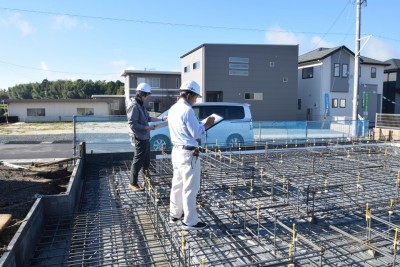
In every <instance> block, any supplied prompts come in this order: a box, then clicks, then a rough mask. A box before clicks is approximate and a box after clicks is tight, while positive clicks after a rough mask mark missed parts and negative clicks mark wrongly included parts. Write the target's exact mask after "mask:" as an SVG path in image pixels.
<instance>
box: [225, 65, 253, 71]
mask: <svg viewBox="0 0 400 267" xmlns="http://www.w3.org/2000/svg"><path fill="white" fill-rule="evenodd" d="M229 68H230V69H241V70H247V69H248V68H249V64H229Z"/></svg>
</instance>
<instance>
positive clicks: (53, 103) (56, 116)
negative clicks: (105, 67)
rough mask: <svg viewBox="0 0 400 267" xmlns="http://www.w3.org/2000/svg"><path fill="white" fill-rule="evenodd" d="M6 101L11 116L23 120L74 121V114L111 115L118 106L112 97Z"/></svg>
mask: <svg viewBox="0 0 400 267" xmlns="http://www.w3.org/2000/svg"><path fill="white" fill-rule="evenodd" d="M120 98H121V99H123V96H120ZM6 103H7V104H8V114H9V116H18V118H19V121H22V122H49V121H72V119H73V116H74V115H78V116H109V115H112V114H113V110H114V108H116V105H115V101H113V99H112V98H96V99H7V100H6Z"/></svg>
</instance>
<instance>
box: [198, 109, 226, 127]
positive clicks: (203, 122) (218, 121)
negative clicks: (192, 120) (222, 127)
mask: <svg viewBox="0 0 400 267" xmlns="http://www.w3.org/2000/svg"><path fill="white" fill-rule="evenodd" d="M209 117H214V118H215V121H214V124H213V125H211V126H210V127H208V128H207V129H206V131H208V130H210V129H211V128H212V127H214V126H215V125H217V124H218V123H220V122H221V121H223V120H224V118H223V117H221V116H220V115H218V114H215V113H213V114H211V115H210V116H208V117H207V118H205V119H204V120H202V121H201V123H202V124H203V125H204V124H205V123H206V121H207V119H208V118H209Z"/></svg>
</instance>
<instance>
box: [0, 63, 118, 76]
mask: <svg viewBox="0 0 400 267" xmlns="http://www.w3.org/2000/svg"><path fill="white" fill-rule="evenodd" d="M0 63H2V64H5V65H12V66H15V67H19V68H24V69H32V70H38V71H47V72H53V73H62V74H75V75H76V74H81V75H99V76H103V75H116V74H118V73H90V72H71V71H61V70H44V69H41V68H36V67H30V66H23V65H18V64H14V63H11V62H6V61H2V60H0Z"/></svg>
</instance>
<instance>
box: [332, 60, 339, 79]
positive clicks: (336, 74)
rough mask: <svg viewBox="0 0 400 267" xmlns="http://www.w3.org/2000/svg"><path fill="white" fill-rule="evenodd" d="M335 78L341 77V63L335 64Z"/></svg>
mask: <svg viewBox="0 0 400 267" xmlns="http://www.w3.org/2000/svg"><path fill="white" fill-rule="evenodd" d="M333 69H334V70H333V71H334V72H333V76H334V77H340V64H339V63H335V65H334V67H333Z"/></svg>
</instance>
